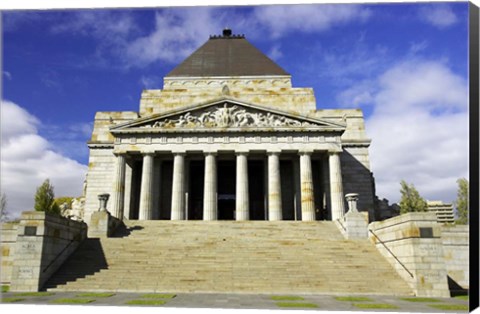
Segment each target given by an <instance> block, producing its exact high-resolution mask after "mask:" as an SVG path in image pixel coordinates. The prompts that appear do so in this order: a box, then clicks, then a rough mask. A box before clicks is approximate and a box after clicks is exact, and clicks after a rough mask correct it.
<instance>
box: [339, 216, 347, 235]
mask: <svg viewBox="0 0 480 314" xmlns="http://www.w3.org/2000/svg"><path fill="white" fill-rule="evenodd" d="M336 222H338V224H339V225H340V227H342V229H343V231H345V232H347V228H345V226H344V225H343V224H342V221H341V220H340V219H337V220H336Z"/></svg>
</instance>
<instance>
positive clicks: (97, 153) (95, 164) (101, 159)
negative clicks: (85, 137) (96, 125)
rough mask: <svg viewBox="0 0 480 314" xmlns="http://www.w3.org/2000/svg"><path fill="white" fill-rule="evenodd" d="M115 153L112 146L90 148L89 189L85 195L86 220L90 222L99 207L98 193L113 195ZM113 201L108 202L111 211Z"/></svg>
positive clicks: (108, 208)
mask: <svg viewBox="0 0 480 314" xmlns="http://www.w3.org/2000/svg"><path fill="white" fill-rule="evenodd" d="M115 158H116V157H115V155H114V154H113V151H112V149H111V148H90V158H89V160H88V178H87V180H88V181H87V191H86V197H85V213H84V215H85V216H84V220H85V221H86V222H87V223H89V222H90V217H91V215H92V213H93V212H95V211H97V210H98V208H99V202H98V195H99V194H104V193H107V194H110V195H113V176H114V174H115ZM111 206H112V202H111V201H109V202H108V203H107V210H108V211H110V212H111Z"/></svg>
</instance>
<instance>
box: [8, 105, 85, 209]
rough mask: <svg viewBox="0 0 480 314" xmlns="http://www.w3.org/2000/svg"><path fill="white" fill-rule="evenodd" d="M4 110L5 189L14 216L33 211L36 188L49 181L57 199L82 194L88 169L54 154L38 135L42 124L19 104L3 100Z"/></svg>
mask: <svg viewBox="0 0 480 314" xmlns="http://www.w3.org/2000/svg"><path fill="white" fill-rule="evenodd" d="M1 111H2V115H1V131H2V143H1V152H2V154H1V183H2V184H1V188H2V193H3V192H4V193H5V194H6V195H7V199H8V204H7V206H8V208H7V209H8V211H9V212H10V214H11V216H18V215H19V213H20V212H22V211H24V210H31V209H32V208H33V204H34V201H33V198H34V195H35V191H36V188H37V187H38V186H39V185H40V184H41V183H42V182H43V181H44V180H45V179H46V178H49V179H50V181H51V182H52V184H53V185H54V186H55V194H56V195H57V196H78V195H80V194H81V191H82V185H83V179H84V176H85V173H86V170H87V167H86V166H84V165H82V164H79V163H78V162H76V161H75V160H72V159H70V158H67V157H65V156H63V155H61V154H59V153H56V152H54V151H53V148H52V145H51V144H50V143H49V142H48V141H47V140H46V139H45V138H43V137H41V136H39V135H38V127H40V126H41V124H40V121H39V120H38V119H37V118H36V117H34V116H33V115H31V114H30V113H28V112H27V111H26V110H25V109H23V108H21V107H20V106H19V105H17V104H15V103H13V102H11V101H6V100H3V101H2V102H1Z"/></svg>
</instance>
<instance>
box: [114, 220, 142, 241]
mask: <svg viewBox="0 0 480 314" xmlns="http://www.w3.org/2000/svg"><path fill="white" fill-rule="evenodd" d="M143 229H144V227H142V226H133V227H127V226H126V225H125V224H124V223H121V224H120V225H119V226H118V227H117V229H116V230H115V233H114V234H113V235H112V236H111V237H112V238H126V237H128V236H129V235H130V234H131V233H132V232H134V231H136V230H143Z"/></svg>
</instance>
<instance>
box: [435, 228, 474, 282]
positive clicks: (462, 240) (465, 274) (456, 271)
mask: <svg viewBox="0 0 480 314" xmlns="http://www.w3.org/2000/svg"><path fill="white" fill-rule="evenodd" d="M441 229H442V243H443V255H444V257H445V264H446V266H447V272H448V276H449V277H450V278H451V279H452V280H453V281H455V283H457V284H458V285H459V286H461V287H462V288H463V289H468V288H469V287H470V283H469V278H470V277H469V260H470V259H469V242H468V241H469V231H470V228H469V226H468V225H463V226H462V225H455V226H454V225H443V226H442V227H441Z"/></svg>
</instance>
